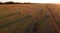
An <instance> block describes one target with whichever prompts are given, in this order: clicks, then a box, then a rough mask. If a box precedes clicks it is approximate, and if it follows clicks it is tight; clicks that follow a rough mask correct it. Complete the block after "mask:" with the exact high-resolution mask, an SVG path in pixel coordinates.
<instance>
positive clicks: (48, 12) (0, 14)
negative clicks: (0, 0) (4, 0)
mask: <svg viewBox="0 0 60 33" xmlns="http://www.w3.org/2000/svg"><path fill="white" fill-rule="evenodd" d="M0 33H60V4H38V3H33V4H0Z"/></svg>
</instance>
